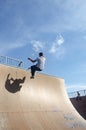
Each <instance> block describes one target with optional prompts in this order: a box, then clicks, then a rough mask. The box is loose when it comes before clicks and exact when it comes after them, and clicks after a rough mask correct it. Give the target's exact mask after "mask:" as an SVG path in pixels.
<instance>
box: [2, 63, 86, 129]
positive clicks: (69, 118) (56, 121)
mask: <svg viewBox="0 0 86 130" xmlns="http://www.w3.org/2000/svg"><path fill="white" fill-rule="evenodd" d="M72 129H73V130H85V129H86V122H85V120H84V119H83V118H82V117H81V116H80V115H79V113H78V112H77V111H76V110H75V108H74V107H73V105H72V104H71V102H70V100H69V98H68V96H67V93H66V91H65V84H64V79H61V78H56V77H52V76H48V75H44V74H39V73H36V77H35V79H30V72H29V71H26V70H22V69H18V68H14V67H9V66H5V65H0V130H72Z"/></svg>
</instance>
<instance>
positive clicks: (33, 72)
mask: <svg viewBox="0 0 86 130" xmlns="http://www.w3.org/2000/svg"><path fill="white" fill-rule="evenodd" d="M36 71H41V70H40V69H39V68H38V67H36V66H35V65H34V66H31V78H34V76H35V72H36Z"/></svg>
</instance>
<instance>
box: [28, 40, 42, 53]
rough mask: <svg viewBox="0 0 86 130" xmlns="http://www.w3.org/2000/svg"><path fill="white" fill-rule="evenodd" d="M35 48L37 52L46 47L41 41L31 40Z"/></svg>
mask: <svg viewBox="0 0 86 130" xmlns="http://www.w3.org/2000/svg"><path fill="white" fill-rule="evenodd" d="M31 44H32V47H33V50H34V51H36V52H39V51H42V50H43V49H44V46H43V43H42V42H40V41H36V40H32V41H31Z"/></svg>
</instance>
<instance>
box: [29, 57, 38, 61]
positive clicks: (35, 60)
mask: <svg viewBox="0 0 86 130" xmlns="http://www.w3.org/2000/svg"><path fill="white" fill-rule="evenodd" d="M28 60H30V61H31V62H36V61H37V60H36V59H35V60H33V59H31V58H28Z"/></svg>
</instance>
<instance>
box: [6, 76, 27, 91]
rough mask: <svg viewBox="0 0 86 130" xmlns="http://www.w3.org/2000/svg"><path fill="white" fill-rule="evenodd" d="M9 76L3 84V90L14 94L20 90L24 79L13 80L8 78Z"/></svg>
mask: <svg viewBox="0 0 86 130" xmlns="http://www.w3.org/2000/svg"><path fill="white" fill-rule="evenodd" d="M9 76H10V74H8V75H7V79H6V82H5V88H6V89H7V90H8V91H9V92H11V93H16V92H18V91H20V90H21V88H22V85H21V84H23V83H24V82H25V79H26V77H23V78H22V79H21V78H19V79H17V78H16V79H14V78H12V77H11V78H9Z"/></svg>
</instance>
